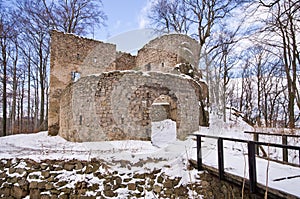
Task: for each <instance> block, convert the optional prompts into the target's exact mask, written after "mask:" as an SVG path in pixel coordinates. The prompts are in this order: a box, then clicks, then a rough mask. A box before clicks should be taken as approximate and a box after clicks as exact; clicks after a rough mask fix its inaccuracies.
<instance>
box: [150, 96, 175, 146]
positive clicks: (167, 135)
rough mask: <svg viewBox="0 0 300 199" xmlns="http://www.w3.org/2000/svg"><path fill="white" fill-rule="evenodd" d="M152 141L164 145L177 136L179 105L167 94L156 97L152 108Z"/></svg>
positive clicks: (154, 143) (157, 144) (156, 144)
mask: <svg viewBox="0 0 300 199" xmlns="http://www.w3.org/2000/svg"><path fill="white" fill-rule="evenodd" d="M150 119H151V141H152V144H153V145H155V146H158V147H164V146H166V145H168V144H169V143H171V142H174V141H176V138H177V105H176V102H174V100H173V99H172V98H171V97H170V96H167V95H161V96H159V97H158V98H156V99H155V100H154V101H153V103H152V105H151V108H150Z"/></svg>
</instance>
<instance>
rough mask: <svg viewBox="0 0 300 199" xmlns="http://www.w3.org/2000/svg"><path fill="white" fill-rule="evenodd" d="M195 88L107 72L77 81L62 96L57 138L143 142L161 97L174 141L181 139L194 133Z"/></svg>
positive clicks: (188, 82)
mask: <svg viewBox="0 0 300 199" xmlns="http://www.w3.org/2000/svg"><path fill="white" fill-rule="evenodd" d="M199 89H200V87H199V85H198V84H197V83H196V82H195V81H194V80H193V79H191V78H188V77H186V76H179V75H172V74H163V73H156V72H149V73H143V72H135V71H123V72H120V71H113V72H107V73H102V74H100V75H99V76H89V77H87V78H81V79H80V80H79V81H77V82H76V83H74V84H73V85H71V86H70V87H68V88H67V89H66V91H65V92H64V93H63V95H62V96H63V97H62V99H61V112H60V114H61V117H60V123H61V124H62V125H61V128H60V132H59V135H60V136H62V137H64V138H66V139H67V140H72V141H98V140H122V139H140V140H149V139H150V137H151V122H152V118H151V117H150V116H151V106H152V104H153V102H154V101H155V100H156V99H159V98H160V97H161V96H165V97H166V98H168V100H169V101H171V102H172V104H171V109H172V111H170V119H173V120H174V121H176V124H177V137H178V138H179V139H184V138H185V137H186V135H187V134H189V133H192V132H194V131H197V130H198V126H199V112H198V111H195V110H198V109H199ZM68 96H71V97H68ZM67 104H71V105H70V106H66V105H67ZM71 106H72V108H71V109H70V107H71ZM183 121H184V122H183Z"/></svg>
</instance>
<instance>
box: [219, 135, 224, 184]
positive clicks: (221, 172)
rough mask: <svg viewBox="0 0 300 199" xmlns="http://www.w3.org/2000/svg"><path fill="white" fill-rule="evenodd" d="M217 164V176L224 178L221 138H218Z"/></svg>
mask: <svg viewBox="0 0 300 199" xmlns="http://www.w3.org/2000/svg"><path fill="white" fill-rule="evenodd" d="M218 166H219V178H220V180H223V179H224V152H223V139H222V138H218Z"/></svg>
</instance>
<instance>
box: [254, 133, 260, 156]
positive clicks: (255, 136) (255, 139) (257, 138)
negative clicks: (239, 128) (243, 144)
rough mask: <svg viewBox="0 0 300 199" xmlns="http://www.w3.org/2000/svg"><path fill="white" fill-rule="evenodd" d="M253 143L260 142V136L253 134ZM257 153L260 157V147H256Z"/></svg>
mask: <svg viewBox="0 0 300 199" xmlns="http://www.w3.org/2000/svg"><path fill="white" fill-rule="evenodd" d="M253 141H255V142H258V141H259V134H258V133H255V132H254V133H253ZM255 153H256V155H258V156H259V146H258V145H256V147H255Z"/></svg>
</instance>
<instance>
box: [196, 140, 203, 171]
mask: <svg viewBox="0 0 300 199" xmlns="http://www.w3.org/2000/svg"><path fill="white" fill-rule="evenodd" d="M197 167H198V171H202V170H203V168H202V150H201V136H200V135H197Z"/></svg>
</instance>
